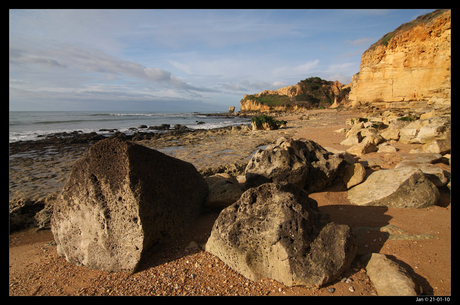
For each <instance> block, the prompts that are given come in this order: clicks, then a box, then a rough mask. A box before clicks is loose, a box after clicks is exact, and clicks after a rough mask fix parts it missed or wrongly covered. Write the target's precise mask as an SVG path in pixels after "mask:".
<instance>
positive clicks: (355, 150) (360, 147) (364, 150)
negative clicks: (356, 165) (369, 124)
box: [347, 141, 377, 156]
mask: <svg viewBox="0 0 460 305" xmlns="http://www.w3.org/2000/svg"><path fill="white" fill-rule="evenodd" d="M375 151H377V146H376V145H375V144H373V143H370V141H366V142H364V141H363V142H361V143H359V144H357V145H355V146H353V147H351V148H349V149H347V152H348V153H350V154H352V155H356V156H362V155H364V154H368V153H371V152H375Z"/></svg>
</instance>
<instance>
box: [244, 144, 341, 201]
mask: <svg viewBox="0 0 460 305" xmlns="http://www.w3.org/2000/svg"><path fill="white" fill-rule="evenodd" d="M346 164H347V163H346V161H345V160H344V158H343V157H342V156H340V155H335V154H333V153H330V152H328V151H327V150H326V149H324V148H323V147H322V146H321V145H319V144H317V143H316V142H314V141H311V140H305V139H298V140H297V139H290V138H286V137H281V138H278V139H277V140H276V141H274V142H272V143H271V144H270V145H268V146H267V148H266V149H265V150H258V151H257V152H256V153H255V154H254V155H253V156H252V158H251V160H250V161H249V163H248V166H247V167H246V182H245V185H244V186H245V188H246V189H248V188H251V187H255V186H259V185H261V184H263V183H267V182H279V181H283V182H289V183H293V184H295V185H297V186H299V187H300V188H304V189H305V190H307V191H308V192H309V193H311V192H314V191H318V190H320V189H322V188H324V187H326V186H328V185H330V184H331V183H332V181H333V180H334V179H335V178H336V177H337V176H341V175H342V173H343V170H344V169H345V166H346Z"/></svg>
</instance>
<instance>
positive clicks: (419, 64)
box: [349, 10, 451, 106]
mask: <svg viewBox="0 0 460 305" xmlns="http://www.w3.org/2000/svg"><path fill="white" fill-rule="evenodd" d="M450 24H451V11H450V10H440V11H434V12H432V13H430V14H427V15H423V16H420V17H418V18H417V19H416V20H414V21H412V22H410V23H407V24H403V25H402V26H400V27H399V28H398V29H396V30H395V31H394V32H391V33H388V34H386V35H385V36H384V37H382V39H380V40H379V41H378V42H377V43H375V44H374V45H372V46H371V47H370V48H369V49H368V50H367V51H366V52H364V54H363V56H362V58H361V67H360V71H359V73H358V74H357V75H355V76H354V77H353V79H352V85H351V92H350V95H349V99H350V100H351V101H352V102H353V103H354V104H359V103H366V102H373V103H376V102H386V103H388V102H407V101H425V102H427V103H428V104H436V105H440V106H443V105H448V104H450V92H451V76H450V74H451V26H450Z"/></svg>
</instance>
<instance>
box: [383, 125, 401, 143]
mask: <svg viewBox="0 0 460 305" xmlns="http://www.w3.org/2000/svg"><path fill="white" fill-rule="evenodd" d="M380 135H381V136H382V138H383V139H384V140H386V141H391V140H394V141H398V140H399V129H396V128H388V129H386V130H385V131H383V132H382V133H381V134H380Z"/></svg>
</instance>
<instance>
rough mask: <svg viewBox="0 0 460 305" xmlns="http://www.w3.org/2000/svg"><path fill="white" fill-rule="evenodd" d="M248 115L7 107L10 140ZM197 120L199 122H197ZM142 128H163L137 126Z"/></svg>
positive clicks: (208, 123)
mask: <svg viewBox="0 0 460 305" xmlns="http://www.w3.org/2000/svg"><path fill="white" fill-rule="evenodd" d="M249 122H250V119H247V118H240V117H233V116H230V117H226V116H206V115H205V114H201V113H196V112H193V113H180V112H176V113H157V112H137V111H133V112H128V111H122V112H116V111H107V112H104V111H10V112H9V123H10V126H9V142H10V143H12V142H17V141H27V140H39V139H40V138H41V137H43V136H46V135H49V134H53V133H57V132H72V131H81V132H84V133H88V132H96V133H98V134H107V135H110V134H112V133H113V132H110V131H100V130H101V129H109V130H111V129H116V130H117V131H121V132H123V133H126V134H132V133H133V132H135V130H134V131H133V130H130V129H129V128H132V127H134V128H137V127H139V126H140V125H147V126H160V125H161V124H170V125H171V128H174V125H175V124H181V125H185V126H187V127H188V128H190V129H213V128H219V127H225V126H233V125H240V124H248V123H249ZM199 123H200V124H199ZM139 130H141V131H143V132H162V131H158V130H149V129H139Z"/></svg>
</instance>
